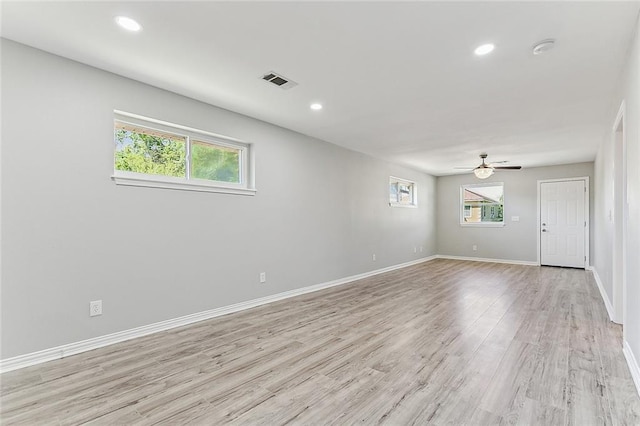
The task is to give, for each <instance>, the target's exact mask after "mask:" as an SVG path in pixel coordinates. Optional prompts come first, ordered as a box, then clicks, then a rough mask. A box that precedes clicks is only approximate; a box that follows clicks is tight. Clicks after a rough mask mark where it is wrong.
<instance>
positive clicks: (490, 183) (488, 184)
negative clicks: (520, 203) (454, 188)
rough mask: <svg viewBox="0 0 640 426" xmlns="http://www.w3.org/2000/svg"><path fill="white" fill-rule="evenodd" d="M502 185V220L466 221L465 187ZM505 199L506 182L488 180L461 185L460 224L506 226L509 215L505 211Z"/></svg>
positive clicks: (466, 226)
mask: <svg viewBox="0 0 640 426" xmlns="http://www.w3.org/2000/svg"><path fill="white" fill-rule="evenodd" d="M500 185H502V209H503V210H502V222H465V221H464V189H465V188H473V187H482V186H500ZM505 205H506V203H505V199H504V182H486V183H472V184H462V185H460V207H459V208H458V210H459V211H460V226H462V227H463V228H502V227H504V226H505V224H506V221H505V220H504V218H505V217H507V215H506V213H505V210H504V208H505Z"/></svg>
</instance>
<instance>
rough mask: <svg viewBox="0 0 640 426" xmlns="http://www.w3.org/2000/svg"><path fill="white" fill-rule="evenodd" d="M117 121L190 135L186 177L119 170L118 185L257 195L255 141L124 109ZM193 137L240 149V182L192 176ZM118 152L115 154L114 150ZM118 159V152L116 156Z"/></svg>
mask: <svg viewBox="0 0 640 426" xmlns="http://www.w3.org/2000/svg"><path fill="white" fill-rule="evenodd" d="M114 120H116V121H120V122H123V123H129V124H133V125H137V126H141V127H146V128H149V129H153V130H158V131H162V132H167V133H171V134H174V135H177V136H183V137H185V138H187V142H186V146H185V149H186V162H187V164H186V177H185V178H179V177H173V176H162V175H150V174H146V173H136V172H129V171H123V170H115V167H114V172H113V175H112V176H111V179H112V180H113V181H114V182H115V184H116V185H125V186H141V187H148V188H163V189H176V190H183V191H199V192H216V193H222V194H236V195H255V193H256V189H255V187H254V186H255V185H254V184H253V175H254V172H253V156H252V155H251V154H250V152H249V151H250V149H251V144H248V143H246V142H243V141H241V140H239V139H235V138H230V137H227V136H222V135H218V134H215V133H211V132H207V131H204V130H198V129H194V128H191V127H186V126H182V125H179V124H173V123H168V122H166V121H161V120H156V119H153V118H148V117H144V116H141V115H137V114H131V113H128V112H124V111H118V110H115V111H114ZM190 139H194V140H195V141H198V142H205V143H207V142H208V143H211V144H214V145H218V146H223V147H229V148H233V149H238V150H239V151H240V183H233V182H219V181H212V180H206V179H196V178H192V177H191V176H190V175H191V164H190V160H191V158H190V154H191V146H190V145H191V144H190V143H189V140H190ZM114 154H115V153H114ZM114 158H115V155H114Z"/></svg>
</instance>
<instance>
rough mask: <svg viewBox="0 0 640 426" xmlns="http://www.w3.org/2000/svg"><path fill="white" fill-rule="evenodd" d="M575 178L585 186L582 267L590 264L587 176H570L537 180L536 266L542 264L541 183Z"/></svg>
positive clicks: (586, 267)
mask: <svg viewBox="0 0 640 426" xmlns="http://www.w3.org/2000/svg"><path fill="white" fill-rule="evenodd" d="M576 180H582V181H584V187H585V188H586V191H585V193H584V219H585V221H586V222H587V224H586V226H585V227H584V256H585V261H584V269H588V268H589V265H591V259H590V257H589V235H590V228H591V220H590V217H589V191H590V188H589V176H581V177H570V178H560V179H541V180H538V203H537V209H536V211H537V220H536V232H537V237H536V241H537V253H538V261H537V262H538V266H540V265H542V263H541V250H542V244H541V243H540V239H541V238H542V235H541V232H540V230H541V228H540V216H541V212H540V208H541V203H540V194H541V189H542V184H543V183H550V182H569V181H576Z"/></svg>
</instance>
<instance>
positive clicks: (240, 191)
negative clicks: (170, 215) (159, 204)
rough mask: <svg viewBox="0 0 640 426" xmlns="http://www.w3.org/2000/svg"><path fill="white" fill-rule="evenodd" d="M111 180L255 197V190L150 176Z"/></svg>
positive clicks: (122, 177)
mask: <svg viewBox="0 0 640 426" xmlns="http://www.w3.org/2000/svg"><path fill="white" fill-rule="evenodd" d="M111 179H112V180H113V181H114V182H115V184H116V185H125V186H143V187H147V188H162V189H176V190H180V191H199V192H217V193H221V194H235V195H256V190H255V189H247V188H234V187H227V186H220V185H216V184H214V183H209V182H207V181H200V180H191V181H187V180H185V179H179V178H170V177H164V176H151V175H141V174H137V173H135V174H128V173H126V174H121V173H115V174H114V175H113V176H111Z"/></svg>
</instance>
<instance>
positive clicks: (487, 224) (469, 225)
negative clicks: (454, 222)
mask: <svg viewBox="0 0 640 426" xmlns="http://www.w3.org/2000/svg"><path fill="white" fill-rule="evenodd" d="M460 226H462V227H465V228H502V227H504V222H494V223H492V222H485V223H478V222H476V223H461V224H460Z"/></svg>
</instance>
